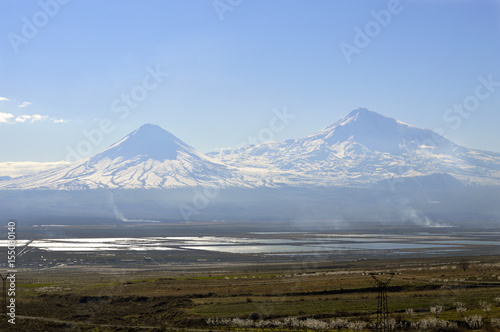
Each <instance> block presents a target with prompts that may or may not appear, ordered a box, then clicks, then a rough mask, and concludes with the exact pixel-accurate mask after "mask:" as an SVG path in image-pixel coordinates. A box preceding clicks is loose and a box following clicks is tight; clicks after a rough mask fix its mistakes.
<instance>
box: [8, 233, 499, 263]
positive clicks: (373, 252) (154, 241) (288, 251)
mask: <svg viewBox="0 0 500 332" xmlns="http://www.w3.org/2000/svg"><path fill="white" fill-rule="evenodd" d="M155 227H158V226H155ZM42 228H44V229H45V232H46V233H48V234H49V235H51V236H49V237H46V238H44V237H43V236H42V235H40V234H38V237H40V238H38V239H20V240H18V241H17V246H18V247H19V248H20V249H21V248H24V250H25V251H30V250H36V251H41V252H65V253H68V254H69V253H72V252H73V253H85V252H87V253H96V252H122V253H124V252H136V253H141V252H143V253H155V252H157V253H158V254H160V252H167V251H182V252H189V253H191V254H193V255H196V253H202V252H206V253H228V254H240V255H254V256H255V255H256V256H261V257H272V256H277V257H278V256H279V257H284V256H290V257H292V256H297V257H298V256H303V255H336V256H345V257H349V256H352V255H356V256H357V257H359V255H368V256H372V257H373V256H377V255H380V254H384V255H388V254H393V255H398V256H400V255H403V256H404V255H415V254H419V255H439V254H443V255H448V254H453V255H457V254H460V255H481V254H484V253H487V254H499V253H500V240H497V239H498V238H500V236H499V235H500V232H496V231H490V232H488V231H478V232H471V231H469V230H463V229H460V228H455V227H453V228H433V229H425V228H420V229H404V228H401V229H394V227H391V228H377V229H373V230H372V231H371V232H359V231H357V230H355V229H345V230H341V229H336V230H334V231H333V230H330V231H328V232H327V231H323V232H315V231H303V232H279V231H269V232H265V231H261V232H257V231H251V230H243V231H241V230H240V229H237V228H235V229H233V233H234V235H231V236H226V235H219V236H218V235H197V236H185V235H181V236H137V237H134V236H127V237H110V236H106V237H99V236H92V237H72V236H71V235H75V234H78V231H76V232H75V230H74V226H67V229H68V230H64V231H60V230H61V229H64V228H65V226H61V225H58V226H57V227H55V226H43V227H40V229H42ZM51 229H57V232H53V231H50V230H51ZM145 229H148V227H144V226H141V228H138V232H137V233H138V234H140V233H144V230H145ZM47 230H48V231H47ZM211 232H212V233H217V231H216V230H215V231H214V230H212V231H211ZM96 233H98V232H96ZM109 233H111V232H109ZM117 233H120V232H118V231H117ZM158 233H159V232H158ZM199 233H203V232H199ZM236 234H237V235H236ZM82 235H83V234H82ZM85 235H87V234H85ZM95 235H97V234H95ZM34 237H36V236H35V235H34ZM6 246H7V241H6V240H2V241H0V247H6ZM25 247H26V248H25Z"/></svg>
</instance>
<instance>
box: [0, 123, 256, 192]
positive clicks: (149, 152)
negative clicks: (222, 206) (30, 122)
mask: <svg viewBox="0 0 500 332" xmlns="http://www.w3.org/2000/svg"><path fill="white" fill-rule="evenodd" d="M249 175H250V176H251V173H249V172H246V173H245V172H241V171H240V170H239V169H237V168H235V167H231V166H226V165H223V164H220V163H218V162H216V161H213V160H211V159H210V158H208V157H207V156H205V155H203V154H202V153H200V152H198V151H196V150H195V149H194V148H193V147H191V146H189V145H187V144H186V143H184V142H183V141H181V140H180V139H179V138H177V137H175V136H174V135H172V134H171V133H169V132H167V131H165V130H163V129H162V128H160V127H159V126H156V125H152V124H146V125H143V126H142V127H140V128H139V129H137V130H136V131H134V132H132V133H130V134H129V135H127V136H126V137H124V138H123V139H122V140H120V141H119V142H117V143H115V144H113V145H111V146H110V147H109V148H107V149H106V150H105V151H103V152H101V153H99V154H97V155H95V156H92V157H89V158H87V159H84V160H81V161H78V162H74V163H71V164H69V165H65V166H62V167H58V168H54V169H51V170H48V171H43V172H39V173H36V174H33V175H27V176H22V177H18V178H14V179H11V180H8V181H2V182H0V189H77V190H78V189H96V188H111V189H114V188H120V189H153V188H158V189H168V188H177V187H189V186H205V187H210V186H217V187H221V188H223V187H227V186H242V187H245V186H249V183H253V181H251V180H253V179H247V178H246V177H247V176H249Z"/></svg>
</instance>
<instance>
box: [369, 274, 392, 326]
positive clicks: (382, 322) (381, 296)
mask: <svg viewBox="0 0 500 332" xmlns="http://www.w3.org/2000/svg"><path fill="white" fill-rule="evenodd" d="M370 275H371V276H372V278H373V280H375V283H376V284H377V286H378V296H377V300H378V308H377V329H378V331H384V332H385V331H388V330H389V329H388V326H387V320H388V319H389V307H388V305H387V286H388V285H389V283H390V282H391V279H392V277H394V273H390V277H389V278H388V279H387V280H386V281H381V280H379V279H377V277H375V273H370Z"/></svg>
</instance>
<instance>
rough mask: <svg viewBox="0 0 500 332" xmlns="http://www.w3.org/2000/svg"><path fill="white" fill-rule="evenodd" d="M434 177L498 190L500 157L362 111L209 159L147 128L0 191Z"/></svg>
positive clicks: (0, 184) (370, 182) (341, 183)
mask: <svg viewBox="0 0 500 332" xmlns="http://www.w3.org/2000/svg"><path fill="white" fill-rule="evenodd" d="M433 174H446V175H447V176H449V177H451V178H454V179H456V180H457V181H459V182H461V183H463V184H480V185H485V184H493V185H500V154H496V153H490V152H487V151H481V150H472V149H467V148H465V147H462V146H459V145H457V144H455V143H453V142H451V141H449V140H448V139H446V138H444V137H443V136H440V135H438V134H436V133H434V132H433V131H431V130H428V129H424V128H419V127H416V126H412V125H409V124H406V123H404V122H401V121H399V120H396V119H392V118H389V117H385V116H383V115H380V114H378V113H376V112H372V111H369V110H367V109H364V108H360V109H356V110H353V111H351V112H350V113H349V114H347V115H346V116H344V117H343V118H341V119H339V120H338V121H336V122H334V123H333V124H331V125H329V126H327V127H325V128H324V129H323V130H321V131H319V132H317V133H315V134H312V135H309V136H307V137H304V138H299V139H292V140H286V141H273V142H265V143H261V144H259V145H256V146H251V145H249V146H245V147H242V148H238V149H225V150H222V151H219V152H211V153H208V154H206V155H205V154H203V153H200V152H198V151H197V150H196V149H194V148H193V147H191V146H190V145H188V144H186V143H184V142H183V141H182V140H181V139H179V138H178V137H176V136H175V135H173V134H171V133H169V132H168V131H166V130H164V129H162V128H161V127H159V126H156V125H153V124H145V125H143V126H141V127H140V128H138V129H137V130H135V131H133V132H131V133H130V134H128V135H127V136H125V137H124V138H122V139H121V140H119V141H117V142H116V143H114V144H112V145H111V146H109V147H108V148H107V149H105V150H104V151H102V152H100V153H98V154H96V155H94V156H91V157H89V158H86V159H84V160H81V161H77V162H74V163H71V164H69V165H64V166H61V167H58V168H55V169H51V170H47V171H43V172H40V173H37V174H32V175H27V176H23V177H19V178H12V179H4V180H3V181H0V189H17V190H24V189H56V190H60V189H62V190H74V189H77V190H83V189H97V188H110V189H169V188H183V187H213V186H215V187H218V188H219V187H220V188H229V187H236V188H253V187H280V186H299V187H325V186H326V187H369V186H377V185H378V184H379V183H380V182H381V181H387V180H391V179H395V178H403V179H404V178H407V179H409V178H415V179H420V180H421V179H423V178H424V177H428V176H432V175H433ZM447 179H448V178H447ZM420 180H419V181H420ZM427 182H428V181H427ZM427 182H426V181H424V183H427ZM441 182H442V183H455V182H454V181H452V180H450V179H448V180H446V181H445V180H443V181H441ZM455 184H456V183H455Z"/></svg>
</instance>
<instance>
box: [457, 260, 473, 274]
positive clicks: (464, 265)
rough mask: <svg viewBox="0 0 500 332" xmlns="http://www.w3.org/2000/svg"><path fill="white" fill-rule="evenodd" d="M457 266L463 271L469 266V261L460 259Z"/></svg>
mask: <svg viewBox="0 0 500 332" xmlns="http://www.w3.org/2000/svg"><path fill="white" fill-rule="evenodd" d="M458 266H459V267H460V268H461V269H462V270H464V272H465V271H467V269H468V268H469V266H470V262H469V261H468V260H466V259H465V258H463V259H461V260H460V262H459V263H458Z"/></svg>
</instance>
